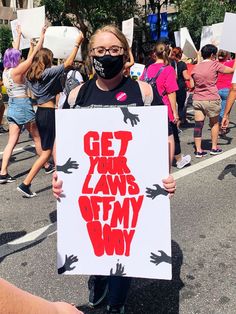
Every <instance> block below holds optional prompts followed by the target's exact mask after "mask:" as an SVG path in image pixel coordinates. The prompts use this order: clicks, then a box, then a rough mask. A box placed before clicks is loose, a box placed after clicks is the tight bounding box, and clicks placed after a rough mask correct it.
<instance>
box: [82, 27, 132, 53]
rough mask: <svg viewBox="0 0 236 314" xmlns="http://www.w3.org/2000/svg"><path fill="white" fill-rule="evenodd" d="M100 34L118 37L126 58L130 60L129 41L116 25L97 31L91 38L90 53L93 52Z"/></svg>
mask: <svg viewBox="0 0 236 314" xmlns="http://www.w3.org/2000/svg"><path fill="white" fill-rule="evenodd" d="M100 33H111V34H113V35H114V36H116V38H118V39H119V41H120V42H121V45H122V47H123V48H124V55H125V57H126V58H127V59H128V50H129V44H128V41H127V39H126V37H125V35H124V34H123V33H122V32H121V31H120V30H119V29H118V28H117V27H116V26H115V25H106V26H103V27H101V28H98V29H97V30H96V31H95V33H93V35H92V36H91V38H90V41H89V45H88V49H89V52H90V51H91V49H92V47H93V44H94V40H95V37H96V35H98V34H100Z"/></svg>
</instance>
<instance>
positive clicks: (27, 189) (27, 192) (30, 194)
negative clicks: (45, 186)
mask: <svg viewBox="0 0 236 314" xmlns="http://www.w3.org/2000/svg"><path fill="white" fill-rule="evenodd" d="M30 186H31V184H30V185H25V184H24V183H21V184H20V185H19V186H18V187H17V191H19V192H21V193H23V194H24V195H25V196H26V197H28V198H31V197H35V196H37V194H36V193H34V192H32V191H31V190H30Z"/></svg>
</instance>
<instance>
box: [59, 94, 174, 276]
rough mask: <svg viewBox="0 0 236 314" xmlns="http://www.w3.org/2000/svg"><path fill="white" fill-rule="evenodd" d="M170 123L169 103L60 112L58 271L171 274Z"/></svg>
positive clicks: (99, 273) (142, 274)
mask: <svg viewBox="0 0 236 314" xmlns="http://www.w3.org/2000/svg"><path fill="white" fill-rule="evenodd" d="M121 93H122V92H121ZM123 97H125V95H124V93H123ZM128 116H129V118H128V120H126V122H127V123H125V122H124V119H125V118H126V117H128ZM137 118H138V119H137ZM129 119H131V120H129ZM133 119H135V120H136V123H137V124H133V126H131V123H130V122H131V121H132V120H133ZM167 124H168V123H167V107H166V106H157V107H155V106H153V107H149V106H147V107H146V106H145V107H129V108H128V109H127V108H96V109H95V108H93V109H87V108H86V109H77V110H71V109H69V110H66V109H65V110H57V112H56V133H57V144H56V147H57V164H58V165H59V166H57V171H58V177H59V178H60V179H62V181H63V194H64V195H63V197H62V198H61V201H60V202H58V206H57V217H58V225H57V226H58V230H57V236H58V239H57V243H58V272H59V273H66V274H97V275H110V274H111V275H114V274H115V275H118V274H119V275H124V276H131V277H144V278H159V279H171V233H170V201H169V197H168V195H167V192H166V191H165V190H164V189H163V185H162V179H163V178H166V177H168V173H169V172H168V127H167ZM158 134H161V136H157V135H158ZM73 161H74V162H75V161H76V162H77V163H78V164H79V167H78V169H70V164H72V162H73ZM72 168H73V167H72ZM74 168H75V167H74Z"/></svg>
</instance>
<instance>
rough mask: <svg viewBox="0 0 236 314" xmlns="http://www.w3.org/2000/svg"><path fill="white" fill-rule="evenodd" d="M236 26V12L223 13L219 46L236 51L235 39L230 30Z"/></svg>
mask: <svg viewBox="0 0 236 314" xmlns="http://www.w3.org/2000/svg"><path fill="white" fill-rule="evenodd" d="M235 27H236V14H234V13H225V18H224V23H223V29H222V36H221V40H220V44H219V48H220V49H223V50H226V51H229V52H235V51H236V40H235V38H234V36H232V30H234V29H235Z"/></svg>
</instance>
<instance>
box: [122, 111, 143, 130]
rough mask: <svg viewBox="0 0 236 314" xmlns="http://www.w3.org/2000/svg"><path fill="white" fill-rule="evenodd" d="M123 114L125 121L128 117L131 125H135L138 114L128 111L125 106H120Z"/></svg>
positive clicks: (137, 120)
mask: <svg viewBox="0 0 236 314" xmlns="http://www.w3.org/2000/svg"><path fill="white" fill-rule="evenodd" d="M120 109H121V111H122V113H123V115H124V122H125V123H127V120H128V119H129V120H130V122H131V125H132V126H134V125H137V124H138V122H140V120H139V117H138V114H133V113H131V112H129V109H128V108H127V107H121V108H120Z"/></svg>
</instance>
